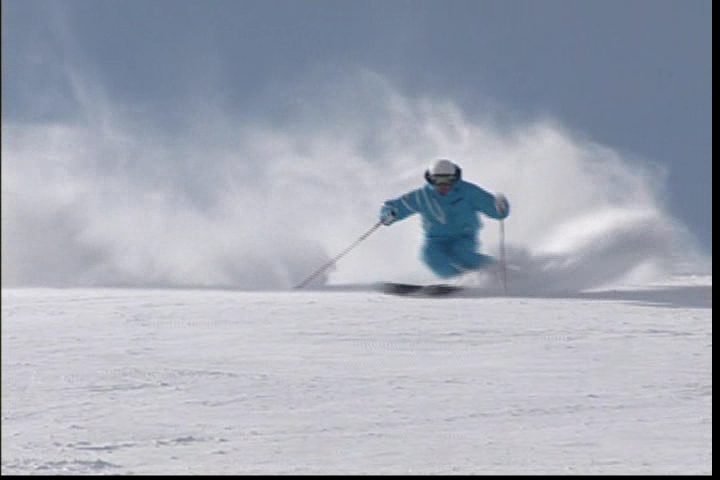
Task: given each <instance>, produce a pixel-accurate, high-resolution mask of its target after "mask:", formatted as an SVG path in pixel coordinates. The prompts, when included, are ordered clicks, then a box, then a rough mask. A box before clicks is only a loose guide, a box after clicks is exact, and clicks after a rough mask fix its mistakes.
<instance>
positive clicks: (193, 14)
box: [2, 0, 712, 253]
mask: <svg viewBox="0 0 720 480" xmlns="http://www.w3.org/2000/svg"><path fill="white" fill-rule="evenodd" d="M58 36H62V38H63V39H64V41H65V42H66V43H65V44H62V45H59V44H58V43H57V39H58ZM711 42H712V5H711V1H710V0H622V1H620V0H597V1H596V0H498V1H482V0H469V1H464V0H442V1H441V0H437V1H424V0H414V1H400V0H380V1H374V0H365V1H355V2H351V1H331V0H326V1H319V0H312V1H311V0H304V1H290V0H286V1H281V0H258V1H244V0H206V1H196V0H100V1H87V0H55V1H43V0H4V1H3V2H2V114H3V121H6V120H9V121H43V120H50V119H57V118H65V117H67V118H71V117H72V116H73V115H74V113H75V112H74V111H73V105H72V102H68V103H67V104H63V103H62V102H54V103H53V104H52V106H48V105H45V106H43V104H42V103H41V102H38V97H41V96H42V95H43V94H44V92H45V91H46V90H53V91H56V92H62V91H63V89H67V88H69V87H68V86H67V85H66V82H67V79H65V78H63V77H62V76H59V75H56V74H54V73H52V72H48V71H46V70H44V69H43V65H42V62H41V61H39V60H38V59H37V58H36V55H37V53H38V51H48V50H50V51H52V50H53V49H56V50H57V51H55V52H54V54H55V55H58V56H63V55H69V56H72V57H73V60H74V61H76V62H81V63H82V64H83V66H84V67H86V68H88V69H89V70H90V72H91V73H92V75H94V77H95V78H96V79H97V80H98V81H99V82H100V84H101V85H102V87H103V88H104V89H105V90H106V92H107V93H108V94H109V95H110V96H111V97H112V98H113V99H115V100H117V101H118V102H120V103H125V104H130V105H141V106H143V107H144V108H148V109H151V110H152V111H153V112H154V114H155V115H157V116H158V117H163V116H167V117H168V118H173V117H175V116H177V115H178V114H179V113H181V112H178V111H177V109H178V107H177V105H179V104H181V102H179V100H180V99H182V98H183V97H184V96H186V95H187V94H189V93H193V94H195V95H197V94H198V91H197V88H196V87H197V85H198V84H201V85H205V88H206V89H207V91H208V92H209V94H212V95H217V96H220V97H222V99H223V101H224V102H226V105H227V106H228V108H232V109H233V110H235V111H237V112H238V113H239V114H242V115H247V116H254V115H257V116H262V115H268V114H269V112H268V110H271V109H272V108H273V106H272V104H271V102H269V101H268V100H269V98H268V92H269V91H268V85H269V84H273V83H288V84H291V83H292V79H294V78H298V77H301V76H303V75H304V74H306V73H307V71H308V70H309V69H311V68H313V67H314V66H316V65H338V64H343V65H358V66H361V67H365V68H368V69H371V70H374V71H377V72H380V73H381V74H383V75H386V76H387V77H388V78H390V79H392V81H394V82H396V83H397V84H398V85H399V86H400V88H402V89H403V90H404V91H405V92H407V93H409V94H432V95H439V96H445V97H448V98H450V99H453V100H454V101H456V102H457V103H458V105H459V106H460V107H461V108H463V109H464V111H465V112H466V113H467V114H468V115H470V116H472V115H483V113H484V109H485V108H486V107H487V105H488V102H497V103H499V104H502V105H503V106H504V107H505V108H507V109H509V110H510V111H511V112H512V115H513V116H515V117H517V118H525V117H533V116H536V115H542V114H550V115H552V116H554V117H556V118H558V119H560V120H561V121H562V122H563V123H565V124H566V125H567V126H569V127H570V128H572V129H575V130H577V131H579V132H582V133H584V134H586V135H587V136H588V137H590V138H591V139H592V140H594V141H596V142H599V143H602V144H604V145H607V146H609V147H612V148H616V149H619V150H621V151H626V152H630V153H632V154H634V155H637V156H640V157H643V158H646V159H648V160H651V161H656V162H659V163H661V164H663V165H666V166H667V167H668V168H669V173H670V177H669V180H668V186H669V195H670V198H668V205H669V209H670V211H671V212H672V213H673V214H675V215H677V217H678V218H679V219H681V220H682V221H683V222H685V223H686V225H688V227H689V228H690V229H691V230H692V231H693V232H694V233H695V234H696V235H697V236H698V239H699V240H700V242H701V243H702V245H703V246H704V247H705V248H706V249H707V250H708V251H709V252H710V253H711V252H712V220H711V216H712V207H711V201H712V180H711V174H712V138H711V134H712V106H711V104H712V85H711V84H712V45H711ZM39 105H40V106H39Z"/></svg>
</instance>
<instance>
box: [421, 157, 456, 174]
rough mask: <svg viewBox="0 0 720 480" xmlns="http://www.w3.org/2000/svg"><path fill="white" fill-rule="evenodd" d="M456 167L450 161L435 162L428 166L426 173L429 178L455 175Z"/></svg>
mask: <svg viewBox="0 0 720 480" xmlns="http://www.w3.org/2000/svg"><path fill="white" fill-rule="evenodd" d="M456 169H457V167H456V166H455V164H454V163H452V162H451V161H450V160H445V159H444V158H443V159H441V160H436V161H434V162H433V164H432V165H430V169H429V170H428V172H429V173H430V175H431V176H434V175H455V173H456V171H455V170H456Z"/></svg>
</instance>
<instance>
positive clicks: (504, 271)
mask: <svg viewBox="0 0 720 480" xmlns="http://www.w3.org/2000/svg"><path fill="white" fill-rule="evenodd" d="M500 268H501V269H502V282H503V291H504V292H505V295H507V268H506V267H505V221H504V220H500Z"/></svg>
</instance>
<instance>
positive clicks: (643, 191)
mask: <svg viewBox="0 0 720 480" xmlns="http://www.w3.org/2000/svg"><path fill="white" fill-rule="evenodd" d="M711 40H712V7H711V2H710V1H709V0H708V1H700V0H692V1H688V2H677V1H665V0H647V1H645V0H643V1H641V0H630V1H617V0H610V1H584V2H577V1H560V0H547V1H543V2H536V1H520V0H510V1H461V0H453V1H449V2H448V1H444V2H440V1H412V2H410V1H399V0H396V1H372V0H371V1H366V2H351V3H348V2H333V1H303V2H290V1H275V0H267V1H265V0H263V1H221V0H210V1H205V2H198V1H185V0H172V1H166V0H154V1H152V2H147V1H136V0H123V1H115V0H106V1H103V2H87V1H75V0H55V1H47V0H22V1H20V0H6V1H4V2H2V284H3V286H4V287H5V286H167V287H186V286H203V287H233V288H240V289H276V288H287V287H289V286H292V285H296V284H297V283H298V282H300V281H302V280H303V279H304V278H305V277H306V276H307V275H308V274H310V273H311V272H312V271H314V270H315V269H316V268H317V267H319V266H321V265H323V264H325V263H326V262H328V261H330V260H332V258H333V257H334V256H335V255H336V254H338V253H340V252H342V251H343V250H344V249H345V248H346V247H347V246H348V245H351V244H352V243H353V242H354V241H355V240H356V239H357V238H358V237H360V236H361V235H362V234H363V233H364V232H365V231H367V230H368V229H369V228H370V227H371V226H372V225H373V224H374V223H375V222H376V221H377V213H378V210H379V207H380V205H381V204H382V202H383V201H384V200H386V199H388V198H392V197H395V196H399V195H400V194H402V193H404V192H405V191H407V190H410V189H413V188H416V187H418V186H420V185H422V182H423V180H422V175H423V173H424V170H425V169H426V168H427V166H428V165H429V164H430V163H431V162H432V161H433V160H434V159H436V158H450V159H452V160H453V161H456V162H457V163H458V164H459V165H460V166H461V167H462V169H463V174H464V177H465V179H466V180H470V181H473V182H475V183H478V184H479V185H481V186H483V187H484V188H486V189H488V190H490V191H492V192H499V193H504V194H505V195H506V196H507V197H508V199H509V201H510V203H511V205H512V209H513V210H512V211H513V214H512V216H511V217H510V218H508V219H507V220H506V221H505V229H504V231H505V234H504V236H503V238H502V239H501V238H500V235H499V232H498V230H499V229H498V225H497V223H496V222H492V221H486V222H485V223H486V226H485V229H484V230H483V232H482V244H483V250H484V251H485V252H487V253H490V254H496V253H497V252H498V250H499V246H500V244H503V245H505V244H507V248H508V250H509V255H510V258H509V259H508V260H509V261H511V262H512V263H514V264H516V265H521V266H522V267H523V268H526V269H527V270H530V271H533V272H537V271H542V273H543V275H545V276H546V277H547V275H552V278H553V279H555V278H561V279H562V280H563V281H564V282H566V283H567V282H571V283H572V282H573V281H574V280H580V281H579V282H578V283H579V284H581V285H582V286H583V287H597V286H600V285H604V284H606V283H607V282H608V281H614V280H616V279H618V278H620V277H623V276H626V275H627V274H633V275H637V273H638V271H639V270H642V271H643V272H644V273H645V274H648V272H649V271H650V270H652V271H654V272H658V271H659V270H663V271H670V272H676V271H677V270H688V269H690V270H692V271H694V272H696V273H703V272H707V271H708V270H711V269H712V220H711V217H712V207H711V203H712V198H711V192H712V180H711V177H712V163H711V162H712V160H711V158H712V140H711V129H712V109H711V103H712V87H711V82H712V48H711ZM420 240H421V239H420V230H419V224H418V222H416V221H415V220H408V221H406V222H405V223H404V224H398V225H394V226H392V227H389V228H383V229H381V230H379V231H378V232H376V233H373V235H372V236H371V237H369V238H368V239H367V240H366V241H364V242H363V244H362V246H359V247H357V248H356V249H354V250H353V252H352V254H351V255H348V256H347V258H344V259H343V260H342V261H341V262H338V263H337V265H333V269H332V270H329V271H328V272H327V273H326V275H324V276H322V277H321V278H319V282H321V283H362V282H371V281H377V280H379V279H392V278H395V279H404V280H409V279H412V280H426V279H428V272H427V271H426V270H424V269H423V267H422V265H420V264H419V262H418V259H417V249H418V245H419V242H420ZM560 259H562V260H560ZM559 263H564V265H561V266H558V264H559ZM548 270H552V272H551V273H548ZM546 277H544V278H546ZM533 284H534V285H538V284H540V282H534V283H533Z"/></svg>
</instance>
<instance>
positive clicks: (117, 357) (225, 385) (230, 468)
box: [1, 276, 713, 475]
mask: <svg viewBox="0 0 720 480" xmlns="http://www.w3.org/2000/svg"><path fill="white" fill-rule="evenodd" d="M1 351H2V389H1V391H2V474H3V475H13V474H14V475H36V474H44V475H69V474H75V475H143V474H145V475H175V474H177V475H183V474H186V475H187V474H196V475H200V474H205V475H209V474H216V475H233V474H234V475H238V474H298V475H306V474H326V475H332V474H335V475H340V474H364V475H383V474H387V475H408V474H418V475H435V474H437V475H440V474H450V475H452V474H455V475H483V474H502V475H513V474H528V475H583V474H584V475H595V474H598V475H628V474H629V475H633V474H635V475H711V474H712V459H713V456H712V454H713V452H712V438H713V436H712V280H711V278H708V277H688V276H685V277H682V278H680V277H677V278H676V280H675V281H674V282H668V283H665V284H656V285H654V286H652V287H642V288H632V287H631V288H627V289H625V290H623V291H619V290H607V291H604V292H596V293H593V294H590V293H586V294H582V295H579V296H575V297H573V296H559V297H552V296H534V297H518V296H510V297H502V296H495V295H486V294H485V292H484V291H483V290H476V291H475V295H469V296H466V297H458V298H450V297H448V298H442V299H428V298H403V297H396V296H390V295H383V294H381V293H379V292H374V291H371V290H370V289H368V288H364V289H362V288H357V289H354V290H352V289H350V290H344V291H340V290H333V289H331V288H330V287H324V289H316V290H307V291H303V290H294V291H289V292H288V291H275V292H267V291H266V292H244V291H231V290H217V289H216V290H178V289H166V290H154V289H139V288H137V289H117V288H115V289H101V288H97V289H79V288H77V289H67V288H63V289H49V288H22V289H12V288H3V290H2V350H1Z"/></svg>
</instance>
